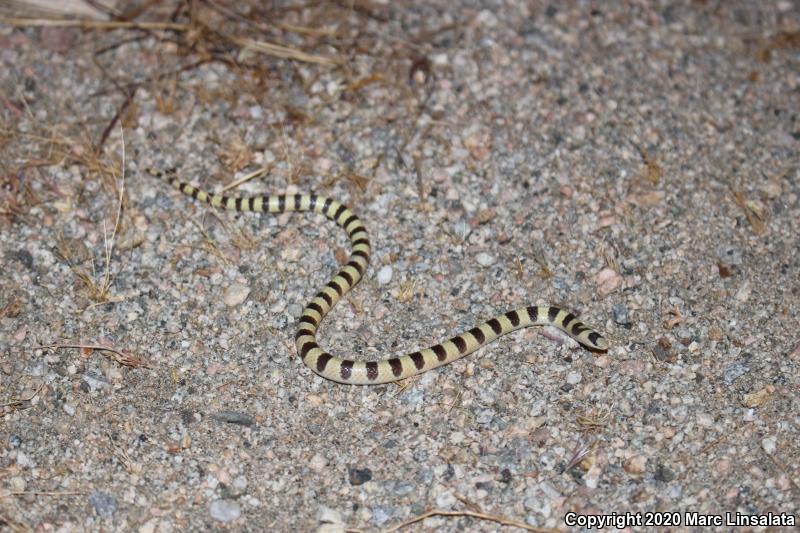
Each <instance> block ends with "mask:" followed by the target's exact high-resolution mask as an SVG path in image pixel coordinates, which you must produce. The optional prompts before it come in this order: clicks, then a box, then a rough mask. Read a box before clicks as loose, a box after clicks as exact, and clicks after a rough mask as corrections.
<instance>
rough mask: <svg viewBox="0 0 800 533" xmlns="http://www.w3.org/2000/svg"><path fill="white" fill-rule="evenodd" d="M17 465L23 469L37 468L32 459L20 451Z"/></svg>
mask: <svg viewBox="0 0 800 533" xmlns="http://www.w3.org/2000/svg"><path fill="white" fill-rule="evenodd" d="M17 465H18V466H21V467H22V468H33V467H34V466H36V463H34V462H33V461H32V460H31V458H30V457H28V456H27V455H26V454H25V453H24V452H22V451H18V452H17Z"/></svg>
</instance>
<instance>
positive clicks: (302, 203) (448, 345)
mask: <svg viewBox="0 0 800 533" xmlns="http://www.w3.org/2000/svg"><path fill="white" fill-rule="evenodd" d="M148 172H149V173H150V174H152V175H154V176H156V177H159V178H164V179H166V180H167V181H168V182H169V183H170V184H171V185H172V186H173V187H174V188H176V189H178V190H179V191H181V192H182V193H184V194H186V195H188V196H191V197H192V198H194V199H196V200H199V201H201V202H205V203H207V204H210V205H212V206H214V207H218V208H220V209H227V210H230V211H256V212H259V213H260V212H267V213H284V212H288V211H314V212H316V213H321V214H323V215H325V216H326V217H328V218H329V219H331V220H333V221H334V222H336V224H337V225H339V226H340V227H341V228H343V229H344V230H345V231H346V232H347V235H348V236H349V237H350V245H351V247H352V249H351V252H350V257H349V259H348V262H347V264H346V265H345V266H343V267H342V269H341V270H340V271H339V273H338V274H336V275H335V276H334V277H333V279H331V280H330V281H329V282H328V284H327V285H325V286H324V287H322V289H320V291H319V292H318V293H317V295H316V296H314V298H313V299H312V300H311V301H310V302H309V303H308V305H306V307H305V309H303V314H302V316H301V317H300V320H299V324H298V326H297V333H296V334H295V344H296V346H297V353H298V355H299V356H300V358H301V359H302V360H303V363H305V364H306V366H307V367H308V368H310V369H311V370H313V371H314V372H316V373H317V374H319V375H320V376H322V377H324V378H326V379H330V380H332V381H336V382H339V383H347V384H352V385H374V384H378V383H389V382H392V381H398V380H401V379H405V378H408V377H411V376H414V375H416V374H421V373H422V372H427V371H428V370H431V369H433V368H437V367H440V366H442V365H446V364H448V363H452V362H453V361H455V360H456V359H460V358H462V357H464V356H465V355H468V354H471V353H472V352H474V351H475V350H477V349H478V348H480V347H481V346H484V345H485V344H488V343H490V342H492V341H493V340H495V339H496V338H498V337H500V336H502V335H505V334H506V333H510V332H512V331H514V330H517V329H520V328H525V327H528V326H533V325H551V326H555V327H557V328H558V329H560V330H562V331H564V332H565V333H567V334H568V335H569V336H570V337H572V338H573V339H575V340H576V341H578V342H579V343H581V344H582V345H583V346H585V347H587V348H589V349H590V350H594V351H606V350H608V343H607V342H606V340H605V339H604V338H603V336H602V335H600V334H599V333H597V332H596V331H594V330H592V329H591V328H588V327H587V326H585V325H583V323H582V322H581V321H580V320H578V319H577V318H576V317H575V315H573V314H572V313H570V312H568V311H565V310H563V309H559V308H558V307H550V306H530V307H520V308H519V309H515V310H513V311H509V312H507V313H505V314H502V315H498V316H496V317H494V318H492V319H490V320H487V321H486V322H483V323H482V324H479V325H477V326H475V327H474V328H472V329H470V330H469V331H465V332H463V333H461V334H459V335H456V336H455V337H453V338H451V339H449V340H446V341H444V342H442V343H439V344H436V345H434V346H431V347H430V348H425V349H422V350H419V351H416V352H413V353H410V354H408V355H402V356H399V357H387V358H385V359H382V360H380V361H369V362H365V361H354V360H352V359H344V358H341V357H337V356H335V355H331V354H329V353H328V352H326V351H325V350H323V349H322V348H320V346H319V344H317V328H319V325H320V323H321V322H322V320H323V319H324V318H325V316H326V315H327V314H328V313H329V312H330V310H331V309H332V308H333V306H334V305H336V302H338V301H339V300H340V299H341V298H342V296H344V295H345V294H347V293H348V291H350V289H352V288H353V287H355V286H356V284H358V282H359V281H360V280H361V278H362V276H363V275H364V273H365V272H366V270H367V265H368V264H369V253H370V247H369V237H368V235H367V230H366V228H365V227H364V224H362V223H361V220H360V219H359V218H358V217H357V216H356V215H355V214H353V212H352V211H350V209H348V208H347V207H346V206H344V205H342V204H340V203H339V202H337V201H336V200H333V199H332V198H327V197H325V196H318V195H316V194H294V195H270V196H255V197H249V198H243V197H229V196H223V195H220V194H210V193H208V192H205V191H202V190H200V189H198V188H196V187H194V186H192V185H189V184H187V183H183V182H181V181H180V180H178V179H177V178H176V177H174V176H173V175H172V173H171V172H170V173H164V172H161V171H158V170H151V169H148Z"/></svg>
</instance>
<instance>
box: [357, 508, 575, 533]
mask: <svg viewBox="0 0 800 533" xmlns="http://www.w3.org/2000/svg"><path fill="white" fill-rule="evenodd" d="M434 516H469V517H472V518H477V519H479V520H488V521H490V522H496V523H498V524H501V525H503V526H509V527H516V528H519V529H524V530H525V531H536V532H538V533H563V531H562V530H560V529H551V528H546V527H534V526H529V525H528V524H525V523H523V522H519V521H517V520H510V519H508V518H503V517H502V516H497V515H492V514H487V513H477V512H474V511H444V510H442V509H432V510H430V511H427V512H425V513H422V514H421V515H417V516H414V517H412V518H409V519H408V520H406V521H404V522H401V523H399V524H397V525H396V526H392V527H390V528H389V529H384V530H383V531H381V533H393V532H394V531H399V530H401V529H403V528H404V527H408V526H410V525H411V524H416V523H417V522H422V521H423V520H425V519H427V518H431V517H434ZM345 531H347V532H348V533H363V531H362V530H360V529H347V530H345Z"/></svg>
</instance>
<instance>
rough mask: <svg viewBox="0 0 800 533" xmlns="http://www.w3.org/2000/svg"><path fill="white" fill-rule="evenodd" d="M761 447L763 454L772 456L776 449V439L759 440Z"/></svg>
mask: <svg viewBox="0 0 800 533" xmlns="http://www.w3.org/2000/svg"><path fill="white" fill-rule="evenodd" d="M761 447H762V448H764V451H765V452H767V453H768V454H770V455H772V454H773V453H775V450H776V449H777V448H778V439H776V438H775V437H764V438H763V439H762V440H761Z"/></svg>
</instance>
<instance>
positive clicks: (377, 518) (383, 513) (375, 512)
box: [372, 505, 394, 525]
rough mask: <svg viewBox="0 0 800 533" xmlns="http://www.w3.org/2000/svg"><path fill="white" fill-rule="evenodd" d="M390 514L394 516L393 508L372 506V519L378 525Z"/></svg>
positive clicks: (384, 521) (388, 517)
mask: <svg viewBox="0 0 800 533" xmlns="http://www.w3.org/2000/svg"><path fill="white" fill-rule="evenodd" d="M392 516H394V510H393V509H392V508H391V507H386V506H384V505H376V506H374V507H372V521H373V522H375V523H376V524H378V525H381V524H384V523H386V522H387V521H388V520H389V519H390V518H391V517H392Z"/></svg>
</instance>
